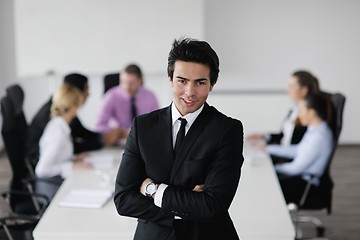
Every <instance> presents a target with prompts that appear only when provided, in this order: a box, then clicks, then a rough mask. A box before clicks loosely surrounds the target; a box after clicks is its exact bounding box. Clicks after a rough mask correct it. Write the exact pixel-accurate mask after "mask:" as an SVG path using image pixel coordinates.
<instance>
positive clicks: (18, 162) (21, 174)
mask: <svg viewBox="0 0 360 240" xmlns="http://www.w3.org/2000/svg"><path fill="white" fill-rule="evenodd" d="M23 102H24V92H23V90H22V89H21V87H20V86H19V85H17V84H16V85H12V86H10V87H8V88H7V89H6V96H4V97H3V98H2V99H1V113H2V116H3V126H2V129H1V133H2V136H3V140H4V146H5V150H6V153H7V155H8V158H9V161H10V166H11V170H12V173H13V174H12V175H13V176H12V180H11V183H10V189H12V190H20V189H22V188H23V183H22V179H24V178H26V177H27V176H28V170H27V167H26V164H25V157H24V154H25V151H24V149H25V148H24V144H25V137H26V133H27V128H28V126H27V123H26V119H25V115H24V113H23V110H22V106H23Z"/></svg>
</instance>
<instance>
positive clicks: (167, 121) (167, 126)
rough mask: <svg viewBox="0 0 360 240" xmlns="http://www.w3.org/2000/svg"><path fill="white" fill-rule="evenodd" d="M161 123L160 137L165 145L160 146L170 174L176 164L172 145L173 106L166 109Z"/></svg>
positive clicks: (160, 118) (161, 117)
mask: <svg viewBox="0 0 360 240" xmlns="http://www.w3.org/2000/svg"><path fill="white" fill-rule="evenodd" d="M159 123H160V124H159V135H160V140H161V143H163V145H162V146H160V148H161V152H162V158H163V161H162V162H163V163H167V166H166V169H167V173H170V171H171V169H172V167H173V163H174V152H173V144H172V142H173V140H172V119H171V105H170V107H168V108H166V109H165V111H163V113H162V114H160V117H159ZM162 140H165V141H162ZM159 143H160V142H159ZM162 167H163V166H162ZM168 177H170V176H168Z"/></svg>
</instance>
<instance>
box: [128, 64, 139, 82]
mask: <svg viewBox="0 0 360 240" xmlns="http://www.w3.org/2000/svg"><path fill="white" fill-rule="evenodd" d="M124 72H126V73H128V74H134V75H136V76H137V77H138V78H140V79H141V80H142V79H143V75H142V72H141V69H140V67H139V66H138V65H136V64H129V65H127V66H126V68H125V69H124Z"/></svg>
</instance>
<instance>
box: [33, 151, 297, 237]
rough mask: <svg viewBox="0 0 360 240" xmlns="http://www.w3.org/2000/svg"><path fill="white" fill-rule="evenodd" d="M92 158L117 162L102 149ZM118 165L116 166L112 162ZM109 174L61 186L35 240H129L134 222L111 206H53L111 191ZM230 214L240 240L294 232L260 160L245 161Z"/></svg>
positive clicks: (78, 174)
mask: <svg viewBox="0 0 360 240" xmlns="http://www.w3.org/2000/svg"><path fill="white" fill-rule="evenodd" d="M96 154H99V155H101V154H112V155H115V156H117V158H118V159H120V157H121V154H122V153H121V151H120V150H115V149H111V150H109V149H107V150H105V151H100V152H98V153H96ZM118 162H119V161H118ZM117 168H118V164H116V166H114V169H113V170H77V171H74V172H73V174H71V175H70V176H69V177H68V178H67V179H66V180H65V181H64V183H63V184H62V186H61V187H60V189H59V191H58V192H57V193H56V195H55V197H54V199H53V200H52V202H51V204H50V205H49V207H48V208H47V210H46V212H45V213H44V215H43V217H42V218H41V220H40V222H39V223H38V225H37V226H36V228H35V229H34V231H33V237H34V239H35V240H55V239H59V240H60V239H61V240H64V239H74V240H75V239H76V240H78V239H102V240H105V239H114V240H115V239H116V240H128V239H129V240H130V239H133V236H134V232H135V228H136V223H137V221H136V219H134V218H128V217H123V216H119V215H118V214H117V211H116V209H115V205H114V203H113V200H112V199H110V200H109V202H107V203H106V204H105V206H104V207H102V208H100V209H85V208H66V207H60V206H59V202H60V201H61V200H62V199H63V198H64V197H65V196H66V195H67V194H68V193H69V192H70V191H71V190H72V189H77V188H89V189H94V188H98V189H112V188H113V183H111V181H109V179H113V178H114V176H115V174H116V172H117ZM230 214H231V217H232V219H233V222H234V225H235V227H236V229H237V232H238V234H239V236H240V239H242V240H260V239H263V240H265V239H266V240H285V239H287V240H290V239H291V240H293V239H294V238H295V230H294V227H293V225H292V222H291V218H290V215H289V212H288V210H287V208H286V204H285V201H284V198H283V196H282V193H281V189H280V186H279V183H278V180H277V177H276V174H275V171H274V168H273V165H272V163H271V161H270V159H269V158H268V157H267V155H265V154H257V155H256V156H254V155H253V156H249V157H248V156H245V162H244V165H243V168H242V175H241V180H240V185H239V187H238V190H237V193H236V196H235V198H234V200H233V203H232V205H231V207H230Z"/></svg>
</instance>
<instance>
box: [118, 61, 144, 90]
mask: <svg viewBox="0 0 360 240" xmlns="http://www.w3.org/2000/svg"><path fill="white" fill-rule="evenodd" d="M142 84H143V76H142V72H141V69H140V67H139V66H137V65H135V64H130V65H128V66H127V67H126V68H125V69H124V70H123V71H122V72H121V74H120V86H121V88H122V89H124V90H125V92H126V93H127V94H128V95H129V96H134V95H135V94H136V93H137V92H138V91H139V89H140V88H141V86H142Z"/></svg>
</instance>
